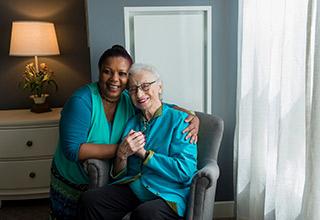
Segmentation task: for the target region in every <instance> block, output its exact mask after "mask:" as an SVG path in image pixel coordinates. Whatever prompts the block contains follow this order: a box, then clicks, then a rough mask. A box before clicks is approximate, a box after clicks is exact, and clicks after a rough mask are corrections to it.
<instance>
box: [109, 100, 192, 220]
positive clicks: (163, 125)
mask: <svg viewBox="0 0 320 220" xmlns="http://www.w3.org/2000/svg"><path fill="white" fill-rule="evenodd" d="M186 117H187V114H186V113H184V112H181V111H179V110H176V109H173V108H170V107H169V106H168V105H167V104H163V105H162V112H160V114H158V115H157V116H155V117H154V118H153V119H151V120H150V121H149V122H146V121H144V120H143V117H142V114H137V115H135V116H134V117H133V118H131V119H130V120H129V122H128V124H127V126H126V128H125V131H124V133H123V136H122V139H123V138H124V137H126V136H127V134H128V133H129V131H130V130H131V129H133V130H134V131H143V132H144V134H145V136H146V145H145V149H146V150H148V151H149V152H150V153H149V156H148V157H147V159H146V160H145V161H142V160H141V159H140V158H139V157H137V156H135V155H132V156H130V157H129V158H128V163H127V167H126V169H124V170H122V171H121V172H120V173H118V174H117V176H115V177H114V179H115V182H114V183H113V184H126V183H131V182H133V181H135V180H137V179H138V178H140V181H141V183H142V185H143V186H144V187H145V189H147V190H149V191H150V192H151V193H153V194H154V195H156V196H159V197H161V198H163V199H164V200H166V201H167V203H168V204H169V205H170V207H171V208H172V209H174V210H175V211H176V212H177V213H178V215H179V216H184V213H185V210H186V204H187V199H188V195H189V191H190V185H191V181H192V177H193V175H194V174H195V172H196V171H197V146H196V145H195V144H190V143H189V140H185V136H186V134H182V131H183V130H184V129H185V128H186V127H187V125H188V124H187V123H186V122H184V120H185V118H186ZM111 172H112V170H111Z"/></svg>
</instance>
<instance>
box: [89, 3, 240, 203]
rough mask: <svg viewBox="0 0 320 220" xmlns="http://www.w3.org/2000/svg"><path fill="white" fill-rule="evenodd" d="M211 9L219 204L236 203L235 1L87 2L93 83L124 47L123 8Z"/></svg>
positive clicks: (236, 12)
mask: <svg viewBox="0 0 320 220" xmlns="http://www.w3.org/2000/svg"><path fill="white" fill-rule="evenodd" d="M208 5H209V6H212V85H213V86H212V87H213V94H212V109H213V112H214V114H216V115H219V116H220V117H222V118H223V119H224V122H225V133H224V138H223V141H222V146H221V150H220V154H219V161H218V163H219V165H220V168H221V175H220V179H219V183H218V189H217V200H219V201H230V200H233V135H234V127H235V108H236V105H235V104H236V81H237V20H238V1H236V0H212V1H208V0H206V1H205V0H161V1H160V0H158V1H147V0H130V1H122V0H121V1H120V0H119V1H106V0H95V1H92V0H87V16H88V30H89V36H88V37H89V46H90V60H91V71H92V79H93V80H96V79H97V76H98V68H97V62H98V59H99V57H100V55H101V54H102V53H103V51H104V50H105V49H106V48H109V47H111V46H112V45H113V44H121V45H124V42H125V40H124V15H123V13H124V12H123V7H129V6H208Z"/></svg>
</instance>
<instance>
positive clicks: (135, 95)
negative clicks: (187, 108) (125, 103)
mask: <svg viewBox="0 0 320 220" xmlns="http://www.w3.org/2000/svg"><path fill="white" fill-rule="evenodd" d="M154 81H155V82H154ZM152 82H154V83H152ZM143 83H145V84H149V85H150V86H149V88H148V89H146V87H144V86H141V85H142V84H143ZM137 87H138V89H137ZM141 87H144V90H146V91H144V90H143V89H142V88H141ZM130 88H131V89H130ZM132 88H135V89H132ZM130 90H132V91H130ZM129 91H130V96H131V100H132V102H133V104H134V105H135V106H136V107H137V108H139V109H141V110H142V112H144V113H145V115H147V114H148V115H150V114H151V116H153V114H154V113H155V112H156V110H157V109H158V108H159V107H160V106H161V100H160V93H161V92H162V85H161V83H160V81H159V80H158V79H157V78H156V77H155V76H154V75H153V74H151V73H149V72H148V71H145V70H142V71H140V72H138V73H135V74H133V75H130V77H129Z"/></svg>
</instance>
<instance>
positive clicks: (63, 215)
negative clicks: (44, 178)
mask: <svg viewBox="0 0 320 220" xmlns="http://www.w3.org/2000/svg"><path fill="white" fill-rule="evenodd" d="M87 190H88V185H87V184H74V183H71V182H70V181H68V180H67V179H65V178H64V177H63V176H62V175H60V173H59V171H58V170H57V168H56V166H55V163H54V161H52V166H51V183H50V218H49V219H52V220H74V219H76V217H77V209H78V200H79V198H80V195H81V193H82V192H84V191H87Z"/></svg>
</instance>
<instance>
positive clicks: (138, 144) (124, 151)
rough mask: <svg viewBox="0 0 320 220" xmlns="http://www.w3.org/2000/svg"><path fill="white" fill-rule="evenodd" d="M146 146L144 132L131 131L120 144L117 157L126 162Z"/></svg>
mask: <svg viewBox="0 0 320 220" xmlns="http://www.w3.org/2000/svg"><path fill="white" fill-rule="evenodd" d="M144 145H145V137H144V135H143V134H142V132H135V131H133V130H131V131H130V132H129V134H128V135H127V137H125V139H124V140H123V141H122V143H121V144H120V146H119V148H118V151H117V157H119V158H121V159H123V160H125V159H127V158H128V157H129V156H130V155H132V154H134V153H136V152H137V151H139V150H141V149H143V147H144Z"/></svg>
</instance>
